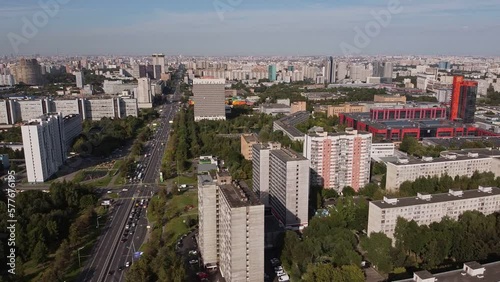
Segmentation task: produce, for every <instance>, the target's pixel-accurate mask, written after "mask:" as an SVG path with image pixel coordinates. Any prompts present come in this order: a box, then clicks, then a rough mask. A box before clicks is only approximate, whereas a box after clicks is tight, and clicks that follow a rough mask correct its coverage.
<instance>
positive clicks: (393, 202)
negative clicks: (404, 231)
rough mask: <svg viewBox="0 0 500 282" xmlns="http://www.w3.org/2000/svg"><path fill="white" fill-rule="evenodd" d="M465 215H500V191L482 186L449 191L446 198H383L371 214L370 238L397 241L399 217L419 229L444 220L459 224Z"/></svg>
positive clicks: (425, 196)
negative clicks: (378, 236)
mask: <svg viewBox="0 0 500 282" xmlns="http://www.w3.org/2000/svg"><path fill="white" fill-rule="evenodd" d="M466 211H479V212H481V213H483V214H485V215H488V214H492V213H494V212H498V211H500V188H497V187H481V186H479V189H477V190H468V191H460V190H459V191H454V190H451V189H450V190H449V192H448V193H443V194H434V195H429V194H421V193H419V194H418V195H417V196H416V197H408V198H399V199H398V198H388V197H384V199H383V200H380V201H372V202H370V204H369V211H368V236H370V234H371V233H373V232H382V233H384V234H385V235H387V237H389V238H391V239H394V230H395V229H396V223H397V219H398V217H402V218H404V219H406V220H408V221H411V220H414V221H415V222H416V223H417V224H418V225H429V224H431V223H433V222H440V221H441V220H442V219H443V218H444V217H448V218H451V219H454V220H457V219H458V218H459V217H460V215H462V214H463V213H464V212H466Z"/></svg>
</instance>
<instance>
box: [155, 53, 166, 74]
mask: <svg viewBox="0 0 500 282" xmlns="http://www.w3.org/2000/svg"><path fill="white" fill-rule="evenodd" d="M152 57H153V71H154V79H160V78H161V74H163V73H165V55H163V54H153V56H152Z"/></svg>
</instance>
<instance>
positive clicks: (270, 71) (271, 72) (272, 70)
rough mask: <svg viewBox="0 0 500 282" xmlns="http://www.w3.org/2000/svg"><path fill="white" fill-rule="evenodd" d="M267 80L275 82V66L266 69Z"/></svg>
mask: <svg viewBox="0 0 500 282" xmlns="http://www.w3.org/2000/svg"><path fill="white" fill-rule="evenodd" d="M268 75H269V77H268V79H269V81H271V82H274V81H276V76H277V71H276V65H269V67H268Z"/></svg>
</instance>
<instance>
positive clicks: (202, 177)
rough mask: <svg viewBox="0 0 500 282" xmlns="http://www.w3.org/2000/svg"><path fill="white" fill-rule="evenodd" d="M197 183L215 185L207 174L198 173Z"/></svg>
mask: <svg viewBox="0 0 500 282" xmlns="http://www.w3.org/2000/svg"><path fill="white" fill-rule="evenodd" d="M198 183H201V184H202V185H215V181H214V179H213V178H212V176H211V175H209V174H200V175H198Z"/></svg>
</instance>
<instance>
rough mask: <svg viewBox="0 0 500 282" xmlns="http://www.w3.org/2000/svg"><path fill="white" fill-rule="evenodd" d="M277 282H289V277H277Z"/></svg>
mask: <svg viewBox="0 0 500 282" xmlns="http://www.w3.org/2000/svg"><path fill="white" fill-rule="evenodd" d="M278 281H280V282H284V281H290V276H288V275H282V276H278Z"/></svg>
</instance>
